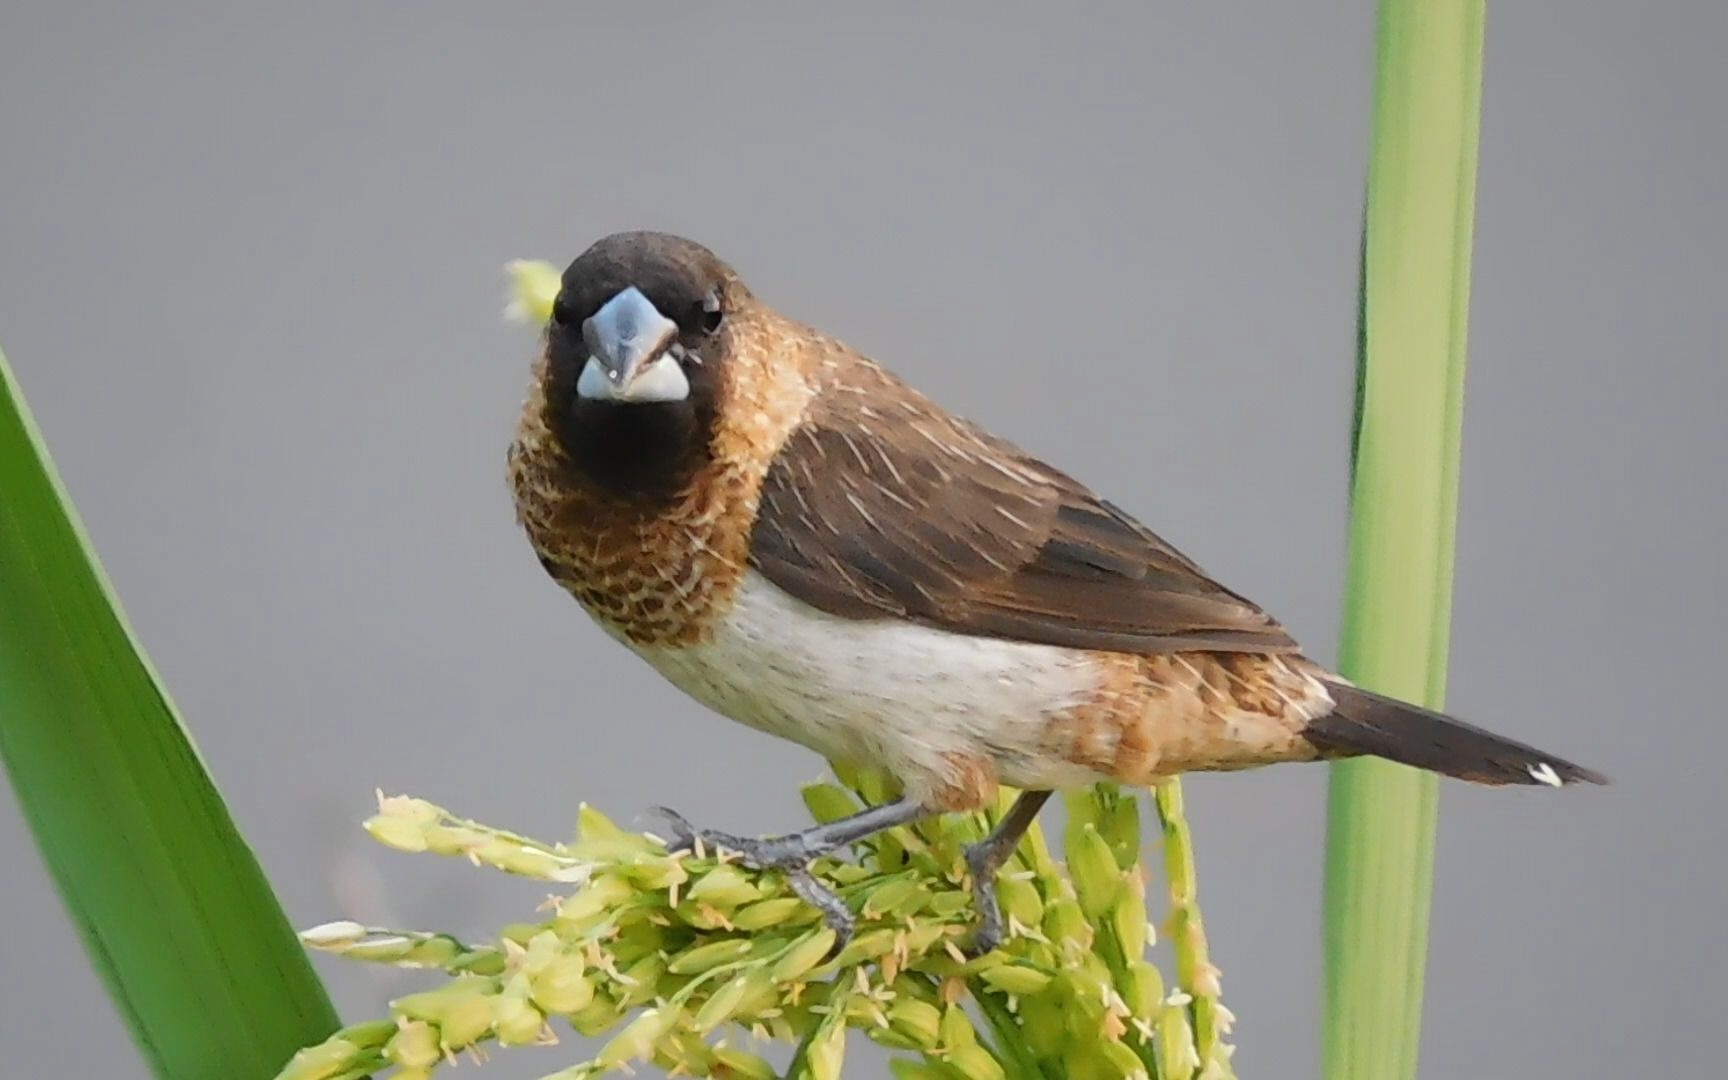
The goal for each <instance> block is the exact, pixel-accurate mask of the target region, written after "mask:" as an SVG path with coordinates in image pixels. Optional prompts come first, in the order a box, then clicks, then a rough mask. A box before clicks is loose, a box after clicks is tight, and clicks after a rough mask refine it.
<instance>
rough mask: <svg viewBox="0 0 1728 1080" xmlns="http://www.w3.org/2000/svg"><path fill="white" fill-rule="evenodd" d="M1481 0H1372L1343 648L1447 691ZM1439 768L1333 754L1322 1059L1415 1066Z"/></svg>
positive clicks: (1379, 1078) (1333, 1073) (1344, 654)
mask: <svg viewBox="0 0 1728 1080" xmlns="http://www.w3.org/2000/svg"><path fill="white" fill-rule="evenodd" d="M1482 33H1483V2H1482V0H1444V2H1432V0H1381V3H1380V5H1379V16H1378V48H1377V57H1376V73H1375V94H1374V118H1373V133H1372V140H1373V141H1372V149H1371V154H1370V164H1369V175H1368V201H1367V214H1366V220H1365V225H1364V229H1365V236H1364V244H1363V267H1362V273H1363V278H1362V310H1361V313H1360V318H1361V319H1362V325H1361V333H1360V335H1359V336H1360V341H1361V347H1362V349H1363V352H1362V355H1361V356H1360V358H1359V361H1360V362H1359V366H1358V379H1359V385H1358V401H1359V413H1358V420H1357V431H1356V444H1355V447H1354V451H1355V453H1354V458H1353V463H1354V467H1353V475H1352V489H1351V509H1352V517H1351V529H1350V565H1349V584H1348V606H1347V609H1346V613H1345V627H1344V633H1343V641H1342V645H1341V648H1340V666H1341V668H1342V670H1343V671H1344V672H1345V674H1347V675H1349V676H1350V677H1352V678H1353V679H1355V680H1357V681H1358V682H1360V683H1362V684H1363V685H1365V686H1368V687H1372V688H1373V689H1376V690H1379V691H1382V692H1385V693H1389V694H1393V695H1395V696H1398V697H1402V698H1405V699H1408V700H1411V701H1415V702H1420V703H1422V704H1426V705H1429V706H1432V707H1438V706H1439V705H1441V703H1442V699H1443V697H1444V692H1445V681H1446V659H1447V645H1448V632H1449V625H1450V619H1451V587H1452V557H1453V539H1454V531H1455V518H1456V511H1457V499H1458V461H1459V435H1460V427H1461V417H1462V406H1463V385H1464V359H1465V338H1466V330H1467V323H1468V310H1469V291H1470V290H1469V278H1470V252H1471V233H1472V229H1473V225H1474V217H1475V185H1476V153H1477V132H1478V123H1479V114H1480V102H1481V70H1482ZM1436 794H1437V785H1436V780H1435V777H1433V776H1432V775H1428V774H1423V773H1418V772H1416V771H1414V770H1411V769H1408V768H1406V767H1404V766H1401V765H1394V764H1391V763H1389V762H1384V761H1378V760H1370V759H1361V760H1355V761H1349V762H1341V763H1338V764H1336V765H1334V766H1333V776H1332V789H1331V806H1330V826H1329V830H1328V837H1327V866H1326V1014H1325V1015H1326V1019H1325V1031H1324V1055H1325V1056H1324V1064H1325V1075H1326V1076H1327V1077H1328V1078H1330V1080H1347V1078H1348V1080H1397V1078H1401V1077H1414V1076H1415V1073H1416V1056H1417V1047H1418V1043H1419V1038H1420V1032H1421V1008H1422V980H1423V973H1424V967H1425V964H1426V960H1427V934H1428V904H1429V895H1430V890H1431V884H1432V878H1433V858H1434V825H1435V811H1436Z"/></svg>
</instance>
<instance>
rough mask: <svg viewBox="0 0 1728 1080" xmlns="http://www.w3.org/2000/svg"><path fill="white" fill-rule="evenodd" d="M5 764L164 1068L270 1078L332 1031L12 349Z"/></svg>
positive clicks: (130, 1014)
mask: <svg viewBox="0 0 1728 1080" xmlns="http://www.w3.org/2000/svg"><path fill="white" fill-rule="evenodd" d="M0 758H3V759H4V761H5V766H6V771H7V773H8V775H9V776H10V778H11V782H12V790H13V792H14V794H16V795H17V797H18V803H19V806H20V808H21V809H22V810H23V814H24V819H25V820H26V822H28V824H29V826H30V829H31V831H32V833H34V834H35V837H36V843H37V845H38V847H39V848H40V850H41V853H42V858H43V861H44V862H45V863H46V864H47V866H48V869H49V872H50V873H51V874H52V875H53V878H54V883H55V885H56V886H58V888H59V890H60V896H61V899H62V900H63V901H64V902H65V904H66V909H67V912H68V913H69V914H70V915H71V917H72V920H73V922H74V923H75V924H76V925H77V928H78V931H79V933H80V934H81V935H82V937H83V939H84V944H85V947H86V948H87V950H88V951H89V954H90V959H91V962H92V963H93V964H94V965H95V967H96V970H97V972H98V973H99V974H100V975H101V976H102V979H103V981H104V982H105V983H106V984H107V987H108V991H109V993H110V995H111V996H112V997H113V999H114V1003H115V1005H116V1006H117V1007H118V1008H119V1010H120V1013H121V1015H122V1016H123V1017H124V1018H125V1020H126V1022H127V1024H128V1025H129V1026H130V1027H131V1030H132V1035H133V1038H134V1039H135V1040H136V1041H137V1044H138V1047H139V1049H140V1051H141V1052H142V1053H143V1055H144V1057H145V1059H146V1061H147V1062H148V1064H149V1067H150V1069H151V1070H152V1071H153V1072H154V1074H155V1075H156V1076H158V1077H162V1078H164V1080H166V1078H172V1080H204V1078H209V1080H252V1078H261V1077H269V1076H273V1075H275V1073H276V1070H277V1068H278V1067H279V1066H280V1065H281V1063H282V1061H283V1060H284V1059H285V1058H287V1057H288V1055H289V1054H291V1053H292V1052H293V1051H294V1049H295V1048H296V1047H298V1046H301V1045H303V1044H306V1043H311V1042H316V1041H318V1040H319V1039H321V1038H323V1037H324V1036H325V1035H327V1034H328V1033H329V1032H330V1031H331V1030H332V1029H333V1028H335V1026H336V1016H335V1013H334V1012H333V1011H332V1010H331V1008H330V1003H329V1001H328V1000H327V999H326V997H325V996H324V990H323V987H322V986H320V985H319V983H318V980H317V978H316V977H315V976H314V975H313V973H312V970H311V967H310V966H309V965H308V964H307V962H306V958H305V954H304V953H303V952H302V950H301V948H300V946H299V943H298V942H297V941H296V940H295V937H294V935H293V934H292V932H291V931H290V929H289V927H288V923H287V920H286V918H285V917H284V916H283V913H282V909H281V908H280V906H279V905H278V904H277V902H276V898H275V896H274V895H273V894H272V893H271V891H270V886H269V884H268V882H266V880H265V878H264V875H263V872H262V871H261V870H260V869H259V867H258V863H257V861H256V860H255V859H254V858H253V856H252V852H251V851H250V850H249V849H248V848H247V846H246V844H245V841H243V840H242V839H241V838H240V834H239V832H238V831H237V830H236V829H235V827H234V822H233V820H232V819H231V818H230V817H229V815H228V810H227V808H226V807H225V806H224V805H223V803H222V798H221V796H220V795H219V794H218V793H217V791H216V788H215V785H214V784H212V782H211V780H210V776H209V774H208V773H206V772H205V769H204V765H203V762H202V761H200V760H199V757H198V752H197V750H196V749H195V748H194V747H193V745H192V742H191V740H190V739H189V738H188V737H187V734H186V731H185V729H184V728H182V727H181V724H180V719H179V717H178V716H177V715H176V713H175V711H174V706H173V704H172V703H171V702H170V701H169V700H168V695H167V693H166V692H165V691H164V690H163V688H162V685H161V682H160V680H158V678H157V676H156V673H155V672H154V671H153V670H152V669H151V667H150V663H149V661H148V660H147V659H146V658H145V656H144V653H143V650H142V649H141V648H140V647H139V645H138V643H137V641H136V639H135V638H134V637H133V635H132V632H131V629H130V628H129V627H128V626H127V624H126V620H125V617H124V615H122V613H121V611H120V606H119V603H118V601H117V600H116V599H115V597H114V593H113V591H112V589H111V588H110V587H109V585H108V581H107V579H106V577H105V576H104V575H103V573H102V569H101V566H100V565H99V564H98V563H97V561H96V556H95V553H94V552H93V551H92V549H91V547H90V544H89V541H88V540H87V539H86V538H85V536H84V532H83V529H82V527H81V526H80V524H79V522H78V518H77V514H76V513H75V512H74V510H73V508H72V503H71V501H70V500H69V499H68V498H67V497H66V493H65V491H64V490H63V489H62V487H61V485H60V482H59V479H58V477H56V475H55V473H54V469H53V466H52V464H51V463H50V461H49V458H48V453H47V450H46V449H45V448H44V446H43V444H42V440H41V437H40V435H39V434H38V432H37V430H36V427H35V424H34V423H33V422H32V420H31V418H30V412H29V410H28V408H27V407H26V406H25V404H24V398H23V396H22V395H21V394H20V393H19V390H18V386H17V384H16V382H14V380H13V378H12V372H11V369H10V368H9V367H8V366H7V364H6V359H5V357H4V356H3V355H0ZM11 932H12V933H22V932H25V930H24V929H23V928H21V927H17V926H14V927H12V928H11ZM12 977H13V978H14V979H15V980H23V979H25V978H26V976H24V975H23V974H22V973H14V974H13V976H12Z"/></svg>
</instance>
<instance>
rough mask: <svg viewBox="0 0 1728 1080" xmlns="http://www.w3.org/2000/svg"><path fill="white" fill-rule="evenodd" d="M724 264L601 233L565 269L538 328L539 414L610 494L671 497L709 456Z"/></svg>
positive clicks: (654, 241)
mask: <svg viewBox="0 0 1728 1080" xmlns="http://www.w3.org/2000/svg"><path fill="white" fill-rule="evenodd" d="M749 300H750V293H749V290H747V289H746V288H745V287H744V285H743V283H742V282H740V281H739V280H738V276H737V275H736V274H735V273H733V272H732V269H731V268H730V267H728V266H727V265H726V264H725V263H723V262H721V261H720V260H719V259H718V258H716V257H715V256H714V253H713V252H711V251H709V250H708V249H707V248H705V247H703V246H702V245H700V244H697V243H694V242H692V241H690V240H685V239H683V238H682V237H677V236H670V235H667V234H665V233H653V232H629V233H618V234H616V235H613V236H608V237H606V238H605V239H604V240H601V241H599V242H598V243H596V244H595V245H594V246H593V247H591V248H589V249H588V250H587V251H585V252H583V253H582V254H581V255H580V256H579V257H578V258H577V259H576V261H575V262H573V263H571V264H570V268H569V269H567V270H565V271H564V282H563V288H562V289H561V290H560V291H559V293H558V299H557V301H556V302H555V303H554V304H553V307H552V319H551V322H550V323H549V324H548V326H547V328H546V357H547V377H546V382H545V390H546V401H545V403H544V407H545V410H546V420H547V424H548V426H549V427H550V428H551V430H552V432H553V434H554V435H555V436H556V437H557V439H558V441H559V442H560V443H561V444H562V446H563V448H564V451H565V453H566V454H567V455H568V457H569V460H570V463H571V466H572V467H573V468H575V469H576V470H577V471H578V472H579V473H581V474H583V476H584V477H585V478H586V479H588V480H590V481H592V482H593V483H595V484H596V485H598V486H600V487H602V488H604V489H606V490H607V491H609V492H610V493H612V494H614V495H618V496H620V497H625V498H631V499H637V498H640V499H644V500H648V501H658V500H661V499H665V498H669V497H671V496H672V495H675V494H676V493H677V492H678V491H679V490H680V489H681V488H682V487H683V486H684V485H685V484H686V483H687V482H688V481H689V479H690V478H691V477H692V476H693V475H694V474H695V473H696V471H697V470H699V469H700V468H701V467H702V466H703V465H704V464H705V463H706V462H707V461H708V460H710V458H711V455H712V453H713V445H712V439H713V434H714V430H715V416H716V411H717V409H718V407H719V395H720V392H721V389H722V387H723V385H724V378H725V367H726V363H727V359H728V356H729V353H730V351H731V348H732V343H733V341H734V335H733V334H732V333H731V328H730V326H729V325H728V324H729V320H730V319H731V318H732V317H733V316H734V315H735V314H736V313H737V312H738V310H739V309H740V308H741V307H742V306H743V305H745V304H746V303H747V302H748V301H749Z"/></svg>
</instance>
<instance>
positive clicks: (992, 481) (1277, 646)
mask: <svg viewBox="0 0 1728 1080" xmlns="http://www.w3.org/2000/svg"><path fill="white" fill-rule="evenodd" d="M750 561H751V563H752V565H754V566H755V567H756V569H757V570H759V571H760V572H761V573H763V574H764V575H765V576H767V577H768V578H769V580H771V581H773V582H774V583H775V584H776V585H778V586H780V587H781V588H782V589H785V590H786V591H787V592H789V593H791V594H792V595H793V596H796V597H798V598H799V599H800V600H802V601H804V602H805V603H807V604H810V605H811V606H813V607H816V608H819V609H821V610H822V611H826V612H828V613H830V614H832V615H838V616H841V617H844V618H851V619H873V618H883V617H889V616H891V617H897V618H905V619H911V620H913V621H915V622H919V623H923V624H925V625H928V626H935V627H939V628H941V629H944V630H953V631H957V632H961V633H971V634H982V635H987V636H991V637H999V638H1010V639H1013V640H1017V641H1030V642H1039V643H1043V644H1049V645H1066V646H1072V647H1076V648H1091V649H1105V650H1110V651H1115V652H1135V653H1151V652H1178V651H1183V650H1190V649H1215V650H1225V651H1241V652H1287V651H1291V650H1294V649H1295V647H1296V645H1295V642H1293V641H1292V640H1291V639H1290V637H1289V636H1288V635H1287V634H1286V633H1285V632H1284V630H1283V628H1282V627H1280V626H1279V625H1278V624H1277V623H1276V622H1274V621H1273V620H1272V618H1271V617H1270V616H1268V615H1267V614H1266V613H1265V612H1263V611H1261V610H1260V609H1259V608H1257V607H1255V606H1254V605H1253V604H1251V603H1249V602H1248V601H1246V600H1244V599H1243V598H1242V597H1240V596H1237V595H1236V594H1235V593H1233V592H1231V591H1229V590H1228V589H1226V588H1224V587H1223V586H1222V585H1219V584H1218V583H1217V582H1215V581H1212V580H1211V579H1210V578H1208V577H1207V576H1206V575H1205V574H1204V573H1203V572H1202V571H1201V570H1200V568H1199V567H1197V566H1195V565H1194V563H1192V562H1191V561H1189V560H1188V559H1187V558H1186V557H1185V556H1183V555H1182V554H1181V553H1180V552H1178V551H1177V550H1176V549H1175V548H1173V547H1171V546H1170V545H1169V544H1167V543H1165V542H1164V541H1163V540H1161V539H1159V538H1158V537H1157V536H1155V535H1154V534H1153V533H1152V532H1151V531H1150V530H1148V529H1146V528H1145V527H1144V526H1142V525H1140V524H1139V523H1138V522H1136V521H1134V520H1133V519H1132V518H1130V517H1129V516H1128V515H1127V514H1124V513H1123V512H1122V511H1121V510H1118V509H1117V508H1116V507H1114V506H1112V505H1111V504H1110V503H1108V502H1106V501H1104V500H1102V499H1099V498H1098V497H1097V496H1095V495H1093V494H1092V493H1091V492H1089V491H1087V490H1086V489H1085V487H1083V486H1082V485H1081V484H1079V483H1078V482H1077V481H1075V480H1073V479H1072V478H1070V477H1068V476H1066V475H1064V474H1063V473H1061V472H1058V471H1057V470H1055V469H1053V468H1051V467H1050V466H1048V465H1045V464H1043V463H1042V462H1040V461H1038V460H1036V459H1035V458H1032V457H1030V456H1028V455H1026V454H1025V453H1023V452H1022V451H1020V450H1019V449H1017V448H1015V447H1014V446H1012V445H1010V444H1008V443H1006V442H1003V441H1002V440H1000V439H996V438H995V437H993V436H991V435H989V434H988V433H987V432H984V431H982V430H980V429H979V428H977V427H975V426H974V425H972V424H969V423H967V422H965V421H963V420H960V419H958V418H956V417H954V416H951V415H950V414H948V413H947V412H945V411H944V410H942V409H941V407H940V406H937V405H936V404H934V403H933V402H931V401H929V400H928V399H926V398H924V397H922V396H921V395H919V394H917V393H916V392H915V391H913V390H911V389H909V388H908V387H906V386H905V385H904V384H902V383H900V382H899V381H898V380H897V379H895V378H894V377H893V376H891V375H889V374H887V373H886V372H884V371H882V370H881V369H879V368H876V367H875V366H874V365H868V364H864V363H859V364H856V365H852V364H849V365H847V366H846V369H845V372H844V375H842V376H841V378H840V381H839V382H838V383H836V384H834V385H830V386H828V387H826V388H825V389H824V391H823V392H822V393H821V394H820V395H819V396H818V398H817V399H816V402H815V403H814V404H813V405H812V407H811V411H810V414H809V415H808V416H807V417H806V419H805V420H804V422H803V424H802V425H801V426H799V427H798V428H797V429H796V430H795V431H794V432H793V433H792V435H791V436H790V437H789V438H788V440H787V442H786V444H785V445H784V446H783V447H782V448H781V450H780V452H779V454H778V455H777V456H776V457H775V460H774V464H773V465H772V467H771V468H770V470H769V472H768V475H767V477H766V479H765V480H764V483H763V489H762V498H761V505H760V509H759V511H758V514H757V518H756V523H755V526H754V530H753V532H752V533H751V539H750Z"/></svg>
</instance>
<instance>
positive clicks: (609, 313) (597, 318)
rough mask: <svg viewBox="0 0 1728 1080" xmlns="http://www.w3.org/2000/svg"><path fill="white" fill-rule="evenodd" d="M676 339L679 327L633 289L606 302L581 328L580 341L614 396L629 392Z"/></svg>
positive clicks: (633, 287) (630, 288)
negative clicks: (646, 368)
mask: <svg viewBox="0 0 1728 1080" xmlns="http://www.w3.org/2000/svg"><path fill="white" fill-rule="evenodd" d="M677 335H678V324H677V323H675V322H673V321H672V320H671V319H668V318H667V317H666V316H664V315H662V314H660V310H659V309H658V308H656V307H655V306H654V304H653V302H652V301H650V300H649V299H648V298H647V297H646V296H643V295H642V291H641V290H640V289H638V288H636V287H635V286H634V285H632V286H630V287H629V288H628V289H625V290H624V291H623V292H621V293H619V294H618V295H617V296H614V297H613V298H612V299H610V300H608V301H606V304H605V306H604V307H602V308H601V309H600V310H599V311H596V312H595V313H594V314H593V315H592V316H590V317H589V318H588V319H587V321H585V322H583V324H582V341H583V342H584V343H585V344H586V345H587V346H588V354H589V355H590V356H591V357H593V359H594V360H597V361H599V366H600V368H601V369H602V370H603V371H604V372H605V373H606V379H607V381H608V382H610V383H611V384H612V386H613V388H614V393H615V394H616V395H617V396H620V397H622V396H625V395H627V394H628V392H629V387H630V384H631V382H633V381H634V380H635V378H636V376H638V375H640V374H641V373H642V371H643V368H644V367H645V366H646V365H647V364H648V362H649V361H650V360H652V359H653V358H654V357H655V356H657V355H658V354H659V353H660V352H661V350H663V349H665V348H666V345H667V343H669V342H670V341H671V340H672V339H673V338H674V337H676V336H677Z"/></svg>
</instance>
